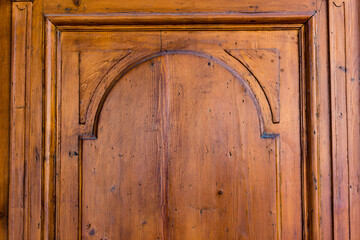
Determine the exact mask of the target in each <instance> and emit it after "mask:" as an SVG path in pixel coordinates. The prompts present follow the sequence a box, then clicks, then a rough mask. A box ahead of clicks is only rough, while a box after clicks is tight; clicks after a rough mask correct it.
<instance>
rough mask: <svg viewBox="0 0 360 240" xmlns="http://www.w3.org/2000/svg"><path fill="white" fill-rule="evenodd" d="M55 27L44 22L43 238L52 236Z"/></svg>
mask: <svg viewBox="0 0 360 240" xmlns="http://www.w3.org/2000/svg"><path fill="white" fill-rule="evenodd" d="M56 37H57V36H56V28H55V26H54V25H53V24H52V23H51V22H50V21H47V22H46V46H45V56H46V58H45V99H44V105H45V106H44V109H45V113H44V118H45V119H44V121H45V122H44V124H45V127H44V131H45V132H44V163H43V195H42V196H43V199H42V201H43V208H42V214H43V225H42V237H43V239H53V238H54V230H55V229H54V227H55V226H54V214H55V181H54V170H55V161H56V130H55V129H56V114H55V111H56V103H55V101H56V99H55V96H56V94H55V91H56V74H57V71H56V70H57V69H56Z"/></svg>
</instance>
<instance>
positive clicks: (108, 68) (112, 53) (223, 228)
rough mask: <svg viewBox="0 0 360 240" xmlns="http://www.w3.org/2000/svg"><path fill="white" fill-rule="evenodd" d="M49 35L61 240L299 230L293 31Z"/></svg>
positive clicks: (271, 235) (270, 235) (279, 234)
mask: <svg viewBox="0 0 360 240" xmlns="http://www.w3.org/2000/svg"><path fill="white" fill-rule="evenodd" d="M99 39H101V40H100V41H99ZM269 40H270V41H269ZM74 43H76V44H74ZM61 47H62V48H61V62H62V65H61V81H59V89H58V94H59V96H60V99H61V101H60V102H59V103H60V105H59V106H60V108H59V114H58V117H59V123H60V131H59V138H60V139H61V142H60V149H61V152H60V160H59V161H60V162H59V163H60V164H58V166H57V179H58V180H57V189H58V192H57V204H58V209H59V210H58V212H57V230H58V234H59V236H60V238H61V239H75V238H77V237H78V236H80V237H81V238H82V239H93V238H95V239H97V238H103V239H164V238H166V239H279V238H285V239H287V238H291V239H298V238H300V237H301V234H300V233H301V231H302V230H301V222H302V215H301V168H300V165H301V158H300V157H301V154H300V122H299V118H300V109H299V97H300V96H299V91H300V89H299V88H300V86H299V82H300V80H299V69H298V66H299V62H298V51H299V49H298V39H297V32H296V31H271V32H270V31H269V32H264V31H258V32H247V31H206V32H205V31H204V32H202V31H174V32H165V31H161V32H107V33H105V32H86V33H84V32H78V33H72V32H65V33H64V34H62V36H61ZM284 62H286V67H285V66H284ZM78 227H80V229H81V231H79V232H78V231H77V228H78ZM65 229H67V230H66V231H65Z"/></svg>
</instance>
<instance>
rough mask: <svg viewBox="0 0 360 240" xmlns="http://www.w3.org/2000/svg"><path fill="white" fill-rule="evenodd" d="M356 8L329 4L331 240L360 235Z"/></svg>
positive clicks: (353, 4) (346, 3)
mask: <svg viewBox="0 0 360 240" xmlns="http://www.w3.org/2000/svg"><path fill="white" fill-rule="evenodd" d="M357 7H358V5H356V3H355V2H353V1H331V2H330V3H329V32H330V33H329V40H330V41H329V42H330V46H329V47H330V67H331V70H330V73H331V95H332V96H331V107H332V111H331V113H332V134H333V137H332V150H333V151H332V158H333V195H334V200H333V201H334V205H333V211H334V213H333V214H334V215H333V219H334V239H350V238H352V237H355V239H356V238H357V237H358V236H359V235H358V233H359V231H358V230H357V227H355V226H356V224H357V223H359V218H358V217H357V216H358V214H359V209H360V208H359V193H358V189H359V187H358V186H359V172H358V169H359V168H358V164H357V162H358V160H359V159H360V155H359V150H358V147H355V145H356V144H357V145H358V140H359V135H360V133H359V112H360V108H359V82H356V81H358V80H359V64H358V61H359V46H358V45H359V44H358V40H359V35H358V31H357V30H358V26H359V25H358V24H359V23H358V19H356V10H357ZM352 8H354V9H352ZM349 23H350V25H349ZM349 26H352V27H349ZM356 41H357V44H356V43H355V42H356ZM356 53H357V54H356ZM354 144H355V145H354ZM353 188H355V189H357V190H355V189H354V190H353Z"/></svg>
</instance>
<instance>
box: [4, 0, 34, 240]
mask: <svg viewBox="0 0 360 240" xmlns="http://www.w3.org/2000/svg"><path fill="white" fill-rule="evenodd" d="M31 16H32V4H31V3H13V12H12V17H13V22H12V29H13V32H12V33H13V35H12V42H13V46H12V47H13V48H12V56H11V57H12V69H11V98H10V104H11V115H10V121H11V124H12V126H11V131H10V183H9V187H10V189H12V190H11V191H10V193H9V199H10V200H9V239H21V238H24V237H25V236H24V235H25V231H26V228H27V219H29V215H28V212H27V210H28V209H29V208H28V200H29V198H27V197H26V196H27V190H26V189H27V188H29V182H28V180H29V178H28V177H29V175H28V174H27V173H28V164H29V148H28V147H29V145H28V144H27V140H28V137H29V128H30V126H29V110H30V108H29V106H28V103H29V94H26V92H28V93H29V86H30V54H29V50H28V49H29V48H30V46H31V44H30V42H31V39H30V38H31ZM26 53H28V54H26Z"/></svg>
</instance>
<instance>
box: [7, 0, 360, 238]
mask: <svg viewBox="0 0 360 240" xmlns="http://www.w3.org/2000/svg"><path fill="white" fill-rule="evenodd" d="M353 2H355V3H356V1H353ZM355 3H351V0H349V1H344V2H337V1H330V2H329V3H328V5H327V4H325V1H320V3H319V6H318V11H317V12H316V13H314V12H303V13H290V14H279V13H253V14H246V13H237V14H225V15H222V14H214V13H211V14H188V15H186V14H185V15H184V14H182V15H180V14H111V15H80V14H79V15H76V14H67V15H46V16H45V20H43V18H42V13H41V11H42V9H41V8H40V7H39V6H36V4H33V3H31V2H21V3H18V2H14V3H13V45H12V50H13V52H12V92H11V96H12V97H11V116H12V117H11V135H10V140H11V141H10V142H11V146H10V153H11V154H10V163H11V165H10V175H11V176H10V189H11V190H10V199H9V201H10V204H9V206H10V209H9V238H10V239H22V238H26V239H30V238H31V239H32V238H34V239H40V238H41V239H54V237H55V229H56V228H55V216H56V209H57V208H56V203H55V202H54V200H55V196H56V188H55V168H56V164H55V162H56V155H57V146H56V143H57V140H56V138H57V135H58V132H57V131H58V127H57V124H58V122H57V107H56V102H57V100H56V98H57V89H58V87H57V83H56V79H57V77H58V76H57V74H59V72H60V71H59V69H57V68H58V65H57V61H58V59H59V56H58V55H57V52H58V51H59V48H60V45H59V44H58V39H59V36H60V34H61V32H62V31H74V30H76V31H98V30H100V29H101V30H103V29H106V30H109V31H119V30H121V31H134V30H135V31H136V30H143V31H154V30H159V29H166V30H174V31H176V30H179V29H186V30H200V29H202V30H206V29H209V30H210V29H212V30H213V29H216V30H222V29H223V30H229V29H241V30H253V29H266V30H271V29H274V30H286V29H297V30H298V31H299V39H300V41H299V43H300V49H301V52H300V56H301V66H300V69H302V71H301V76H300V79H301V81H302V82H301V86H302V92H301V99H300V100H301V101H300V102H301V106H300V109H301V113H302V124H301V125H302V136H301V142H302V148H303V149H302V152H303V157H302V161H303V165H302V167H303V172H302V175H303V188H302V197H303V230H304V232H303V238H304V239H329V237H331V238H335V239H345V238H347V236H350V235H351V236H356V234H358V233H359V230H356V229H354V227H353V228H350V225H352V224H354V226H356V224H357V223H359V221H360V220H359V217H358V216H356V213H355V214H353V213H351V211H350V209H351V207H352V208H354V209H359V206H357V205H358V204H359V196H358V195H354V196H353V195H350V193H351V191H352V190H351V189H352V186H354V187H353V188H354V189H355V188H356V187H355V186H356V184H359V183H358V182H356V179H355V177H354V175H356V172H355V171H356V170H353V171H354V172H352V173H351V171H352V170H351V168H350V165H349V164H356V163H355V162H356V160H358V159H359V150H357V149H356V141H357V140H359V135H356V129H358V128H359V126H358V125H357V124H358V123H359V111H358V109H357V108H356V103H359V100H358V99H359V91H358V92H356V90H358V89H359V87H358V86H357V85H355V84H352V82H356V79H359V72H358V69H359V66H358V56H357V54H356V50H358V46H357V43H358V41H359V34H358V33H354V32H352V31H351V26H353V27H357V28H358V23H357V20H356V11H357V9H358V6H357V5H356V7H355V8H354V9H353V10H349V11H351V13H352V15H351V16H350V17H349V18H348V17H346V14H345V11H347V10H348V9H350V8H349V7H348V6H349V4H355ZM322 4H324V5H322ZM33 5H35V6H34V11H32V8H33ZM32 12H35V13H36V14H38V15H36V17H34V20H32V18H31V17H32ZM327 16H329V21H328V19H327ZM345 22H346V23H348V22H350V23H351V26H348V25H346V24H345ZM209 23H211V25H210V24H209ZM327 23H329V32H330V34H329V39H330V45H329V46H328V45H327V39H328V32H327V29H328V28H327ZM32 24H33V25H32ZM39 26H40V27H39ZM43 29H44V30H45V31H44V32H45V34H44V37H43V36H42V34H39V33H41V32H42V30H43ZM355 32H356V31H355ZM333 33H334V34H333ZM32 35H34V36H36V37H32ZM344 36H345V37H344ZM42 38H44V44H43V42H42V41H36V40H39V39H40V40H41V39H42ZM339 46H341V47H342V48H341V47H339ZM347 46H351V47H352V49H354V51H355V52H352V51H350V50H349V49H348V48H347ZM34 48H36V49H39V50H38V51H39V52H40V53H41V52H44V53H45V57H44V59H45V60H44V62H45V64H43V62H42V58H41V54H40V56H35V55H34V54H35V53H34V52H32V53H31V51H30V49H34ZM44 49H45V51H44ZM338 49H344V51H340V50H338ZM328 50H329V51H330V55H328V53H327V51H328ZM344 54H345V55H344ZM328 62H329V63H330V68H331V70H330V72H329V71H328V67H327V66H328ZM35 63H41V64H38V65H36V64H35ZM32 66H34V70H31V69H33V68H32ZM35 66H37V67H35ZM38 66H44V69H45V76H44V80H43V82H41V81H39V80H38V79H42V73H41V72H42V71H41V69H39V68H38ZM31 71H32V72H31ZM329 76H331V77H330V86H331V89H330V88H329V87H330V86H329V82H328V79H329ZM339 79H342V80H343V81H340V80H339ZM349 79H350V81H349ZM353 79H355V80H353ZM349 82H350V83H349ZM43 84H44V90H42V86H43ZM319 89H322V90H323V91H324V92H325V94H321V93H320V90H319ZM42 92H43V95H42V94H41V93H42ZM329 93H330V94H329ZM36 94H40V96H38V95H36ZM41 96H43V97H41ZM344 96H345V99H344ZM329 99H331V105H329ZM354 102H355V106H352V104H354ZM41 103H43V109H36V108H38V107H39V106H40V105H41ZM39 104H40V105H39ZM357 106H358V105H357ZM42 110H43V113H41V112H42ZM330 111H331V113H332V115H331V121H330ZM345 112H346V115H344V113H345ZM337 113H343V114H342V115H341V117H340V118H339V117H337ZM41 119H43V122H44V123H43V125H42V124H41V122H42V121H41ZM344 119H345V120H344ZM330 126H331V129H330ZM41 128H43V132H42V131H41ZM349 129H350V130H355V133H352V131H349ZM330 139H331V141H330ZM343 139H347V140H346V141H344V140H343ZM331 147H332V148H331ZM41 149H42V150H41ZM330 149H332V152H330ZM344 149H347V151H346V152H344ZM330 153H331V158H330ZM41 155H42V156H43V157H41ZM40 159H42V160H43V161H40ZM331 164H332V165H331ZM331 173H332V175H331V176H332V178H331V177H330V175H329V176H325V175H327V174H331ZM350 173H351V175H350ZM351 176H352V178H351ZM34 183H35V184H37V185H39V186H41V188H40V187H35V188H32V187H31V186H32V185H33V184H34ZM344 185H345V186H346V185H348V187H344ZM15 190H16V191H15ZM331 192H333V194H334V195H333V196H332V195H331ZM327 197H329V199H327ZM332 201H333V203H332ZM345 203H346V204H345ZM344 204H345V207H344ZM328 211H330V212H328ZM31 216H32V217H31ZM350 221H352V222H350ZM345 222H347V224H345ZM18 223H23V225H21V226H19V225H18ZM333 226H334V228H333ZM332 228H333V229H334V230H333V231H330V229H332ZM350 229H351V231H350Z"/></svg>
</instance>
